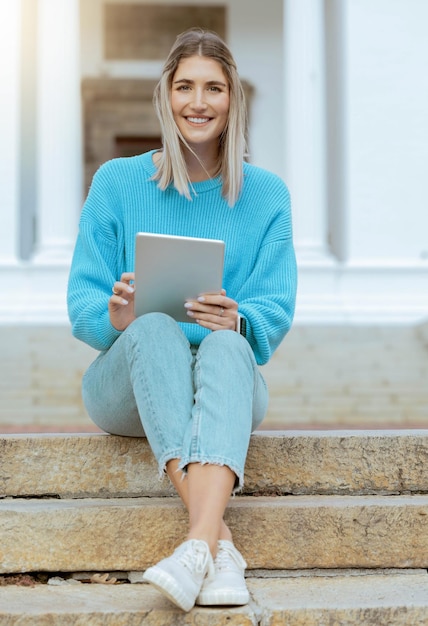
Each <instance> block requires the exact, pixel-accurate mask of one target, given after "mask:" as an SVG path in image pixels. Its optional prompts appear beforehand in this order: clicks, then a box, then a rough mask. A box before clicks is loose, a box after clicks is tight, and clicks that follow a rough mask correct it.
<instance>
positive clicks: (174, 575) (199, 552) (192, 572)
mask: <svg viewBox="0 0 428 626" xmlns="http://www.w3.org/2000/svg"><path fill="white" fill-rule="evenodd" d="M207 572H210V574H211V575H213V573H214V564H213V559H212V556H211V553H210V549H209V547H208V544H207V543H206V541H201V540H199V539H190V540H189V541H185V542H184V543H182V544H181V545H180V546H179V547H178V548H177V549H176V550H175V551H174V552H173V554H172V555H171V556H169V557H168V558H166V559H162V561H159V563H157V565H154V566H153V567H149V568H148V569H147V570H146V571H145V572H144V575H143V580H145V581H147V582H149V583H151V584H152V585H154V586H155V587H156V589H158V590H159V591H161V592H162V593H163V594H164V595H166V596H167V598H169V599H170V600H171V601H172V602H174V604H176V605H177V606H178V607H180V608H181V609H183V611H190V609H191V608H192V607H193V606H194V604H195V600H196V597H197V595H198V593H199V591H200V590H201V587H202V583H203V580H204V578H205V576H206V574H207Z"/></svg>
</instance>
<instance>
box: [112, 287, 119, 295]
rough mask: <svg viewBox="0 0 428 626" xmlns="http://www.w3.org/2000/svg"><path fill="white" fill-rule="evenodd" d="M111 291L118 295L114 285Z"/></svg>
mask: <svg viewBox="0 0 428 626" xmlns="http://www.w3.org/2000/svg"><path fill="white" fill-rule="evenodd" d="M111 290H112V292H113V293H114V295H115V296H118V295H119V292H118V291H116V290H115V288H114V286H113V287H112V288H111Z"/></svg>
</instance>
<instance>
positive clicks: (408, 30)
mask: <svg viewBox="0 0 428 626" xmlns="http://www.w3.org/2000/svg"><path fill="white" fill-rule="evenodd" d="M204 6H206V9H205V11H204V10H203V9H204ZM192 7H193V8H194V9H199V10H200V9H202V11H200V13H199V16H200V15H204V13H205V14H206V15H208V13H209V11H210V10H212V9H216V10H217V13H215V11H214V13H213V15H212V19H213V20H214V21H211V22H208V24H214V25H217V24H219V27H222V28H224V34H225V38H226V39H227V41H228V43H229V44H230V46H231V48H232V50H233V52H234V54H235V56H236V59H237V62H238V67H239V70H240V74H241V77H242V78H243V79H244V80H245V81H246V82H247V83H248V85H249V86H250V87H251V94H252V95H251V105H250V108H251V118H250V159H251V161H252V162H253V163H255V164H257V165H260V166H262V167H266V168H268V169H271V170H273V171H275V172H276V173H278V174H279V175H280V176H282V177H283V178H284V180H285V181H286V182H287V184H288V185H289V188H290V191H291V195H292V200H293V211H294V230H295V242H296V249H297V254H298V261H299V275H300V283H299V295H298V305H297V311H296V323H299V322H301V323H312V322H327V323H338V322H339V323H348V322H350V323H360V322H361V323H364V322H367V321H369V322H381V323H382V322H387V323H389V322H393V323H396V322H399V323H413V322H415V321H419V320H421V319H423V318H424V317H425V316H426V315H427V312H428V288H427V287H428V239H427V232H428V211H427V208H428V206H427V204H428V203H427V196H426V182H425V181H426V172H427V166H428V115H427V111H428V73H427V72H426V64H427V60H428V39H427V38H426V36H425V25H426V24H427V23H428V4H427V3H426V2H425V0H375V1H374V2H373V1H371V0H269V1H268V2H266V3H260V2H258V0H223V1H222V2H218V1H217V0H215V1H213V0H207V2H204V1H203V0H199V1H198V2H196V1H193V0H192V1H190V0H186V2H185V3H180V2H179V1H178V0H168V2H166V1H165V2H164V1H163V0H162V1H159V0H158V2H156V3H154V2H151V3H150V2H147V1H146V0H140V1H137V0H127V1H125V0H89V1H88V0H82V1H80V2H79V0H61V1H60V2H58V0H37V1H36V0H13V1H12V0H10V1H7V0H5V1H4V2H3V3H2V5H1V8H0V35H1V36H0V54H1V57H2V59H3V63H2V66H1V70H0V71H1V89H2V99H1V112H2V115H1V118H0V129H1V133H0V134H1V137H2V141H1V143H0V163H1V169H0V186H1V189H2V194H1V214H2V228H1V230H0V277H1V282H2V291H3V298H2V299H1V302H0V322H2V323H8V322H13V323H16V322H22V323H25V322H27V321H31V322H34V321H41V322H55V323H66V322H67V317H66V310H65V299H64V293H65V288H66V280H67V273H68V268H69V263H70V256H71V253H72V248H73V244H74V241H75V237H76V232H77V224H78V218H79V211H80V209H81V206H82V203H83V199H84V196H85V193H86V190H87V185H88V171H89V172H90V173H91V172H92V170H90V167H91V164H89V165H88V161H90V159H91V158H92V168H93V167H94V163H96V158H97V155H96V154H95V156H94V154H93V150H92V148H93V145H92V148H91V146H90V145H89V144H88V135H89V134H90V133H92V137H93V138H94V137H97V136H98V138H99V141H98V144H99V145H101V147H102V146H104V152H100V155H101V156H100V155H98V158H99V159H100V160H102V159H103V158H104V156H105V157H106V158H110V157H111V156H115V154H116V153H115V151H114V150H117V149H118V146H119V149H122V153H124V152H123V151H126V150H130V149H132V142H135V141H137V145H138V139H140V140H141V142H140V144H139V146H138V147H141V148H143V149H144V147H145V146H148V145H149V143H150V139H151V135H153V139H154V140H155V139H156V133H157V129H156V121H154V122H153V121H152V119H151V103H150V95H151V93H150V92H151V88H152V86H153V84H154V82H155V81H156V79H157V77H158V76H159V72H160V67H161V63H162V58H163V57H161V58H153V57H156V55H157V54H158V56H159V57H160V56H161V52H162V51H163V50H164V49H168V48H169V45H170V43H171V42H170V41H169V40H168V36H171V20H172V23H173V15H174V13H173V12H172V11H173V10H175V11H178V14H179V15H181V17H183V15H184V13H185V12H186V11H188V10H189V9H192ZM136 8H138V9H139V12H137V13H135V9H136ZM160 9H163V10H164V11H166V15H167V16H168V11H170V19H169V26H168V28H169V30H168V28H163V31H165V32H162V33H159V37H156V36H155V37H152V42H155V44H156V42H158V45H157V46H156V45H154V48H153V46H152V48H150V47H149V48H147V47H146V54H147V56H149V57H151V58H143V57H144V54H145V52H144V46H140V47H139V46H138V45H135V46H134V50H133V49H132V45H131V46H128V48H129V49H130V52H126V51H125V52H123V50H122V48H121V42H122V44H123V45H124V42H125V43H126V42H128V43H129V41H131V40H132V37H133V38H134V42H137V43H138V29H136V25H135V19H136V17H135V16H139V19H140V20H142V22H141V24H142V25H144V20H145V17H144V11H147V12H148V13H147V15H149V16H150V18H151V19H152V22H150V23H152V24H154V25H155V27H156V10H160ZM133 10H134V13H132V11H133ZM153 11H154V13H153ZM171 12H172V13H171ZM164 15H165V14H164ZM133 16H134V17H133ZM222 16H223V18H222ZM121 17H122V18H123V19H121ZM161 18H162V16H160V17H159V16H158V17H157V19H158V20H161V21H158V24H161V25H162V24H164V22H162V19H161ZM190 19H192V18H190ZM194 19H199V18H198V17H196V18H194ZM200 19H201V21H203V20H202V18H200ZM210 19H211V18H210ZM216 19H217V21H215V20H216ZM222 19H223V20H224V22H223V25H222V22H221V20H222ZM133 20H134V28H133V30H132V29H131V30H129V32H127V31H126V29H127V28H128V29H129V28H130V25H132V23H133ZM219 20H220V21H219ZM185 23H186V21H185V20H184V21H183V20H181V21H180V23H179V25H180V26H181V24H185ZM160 35H162V37H161V36H160ZM165 37H166V39H165ZM109 42H110V43H109ZM147 50H148V52H147ZM126 55H128V56H133V57H134V58H123V57H126ZM115 83H116V84H119V83H120V84H121V85H122V87H120V88H118V89H116V86H115ZM103 89H104V100H103V101H102V102H101V100H100V98H101V97H102V92H103ZM120 89H124V92H123V93H122V94H120ZM91 90H92V91H91ZM94 90H95V91H94ZM144 90H145V91H146V93H145V95H144V97H143V96H141V93H140V92H144ZM140 96H141V97H140ZM121 97H122V101H121V102H120V98H121ZM141 98H142V99H141ZM94 99H95V100H97V105H98V109H97V108H96V107H95V108H94V102H95V100H94ZM124 101H125V102H126V106H127V107H128V108H127V109H124V113H123V115H122V122H121V124H122V128H120V129H118V132H117V133H116V136H114V133H113V132H111V133H110V134H109V135H108V136H104V137H102V136H101V135H102V130H103V128H104V129H105V128H106V127H107V125H109V124H110V126H111V125H112V124H113V126H114V119H113V118H114V116H115V115H116V117H117V110H118V109H120V107H121V106H122V105H123V102H124ZM91 107H92V109H91ZM90 110H92V117H93V118H94V117H95V122H94V120H93V123H92V126H91V128H89V126H88V116H90ZM94 111H95V114H94ZM97 111H98V115H97ZM115 111H116V113H115ZM144 116H146V126H147V125H148V127H149V131H150V129H151V131H150V132H149V133H147V132H146V133H145V136H141V137H139V136H138V134H139V132H138V128H134V127H133V124H134V126H137V127H138V123H139V121H141V119H142V118H144ZM119 118H120V115H119ZM140 118H141V119H140ZM127 124H128V126H129V128H127V127H126V125H127ZM112 140H114V142H115V144H114V146H113V147H112V145H109V142H110V144H111V142H112ZM147 140H148V141H149V143H147ZM144 141H146V143H144ZM130 144H131V145H130ZM88 146H89V147H88ZM135 147H136V146H134V148H135ZM91 150H92V156H91V155H90V154H88V152H91ZM94 159H95V160H94ZM85 164H86V166H85ZM85 167H86V169H85ZM88 167H89V170H88ZM89 176H90V174H89ZM6 294H7V295H6Z"/></svg>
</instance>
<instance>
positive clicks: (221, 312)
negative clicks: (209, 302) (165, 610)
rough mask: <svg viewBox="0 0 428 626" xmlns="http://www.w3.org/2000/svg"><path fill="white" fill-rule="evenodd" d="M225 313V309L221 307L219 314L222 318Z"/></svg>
mask: <svg viewBox="0 0 428 626" xmlns="http://www.w3.org/2000/svg"><path fill="white" fill-rule="evenodd" d="M223 313H224V308H223V307H222V306H221V307H220V313H219V315H220V317H221V316H222V315H223Z"/></svg>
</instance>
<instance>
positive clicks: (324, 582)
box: [0, 572, 428, 626]
mask: <svg viewBox="0 0 428 626" xmlns="http://www.w3.org/2000/svg"><path fill="white" fill-rule="evenodd" d="M427 582H428V575H427V574H426V573H420V572H418V573H414V574H387V575H382V574H372V575H359V576H351V575H340V576H333V577H316V576H311V577H297V578H294V577H287V578H273V579H265V580H263V579H249V580H248V587H249V590H250V594H251V601H250V604H248V605H247V606H244V607H237V608H224V607H222V608H209V607H204V608H202V607H195V608H194V609H192V611H190V612H189V613H183V612H182V611H180V610H179V609H177V608H175V607H174V606H173V605H172V604H171V603H170V602H169V601H168V600H167V599H165V598H164V597H162V595H161V594H159V592H157V591H156V590H154V589H152V588H151V587H149V586H148V585H145V584H143V585H139V584H134V585H129V584H122V585H87V584H79V585H64V586H60V587H52V586H49V585H37V586H36V587H33V588H24V587H14V586H9V587H0V623H1V624H2V625H3V626H51V625H52V624H59V625H60V626H81V625H82V626H83V625H85V626H89V625H90V626H137V625H138V626H140V625H141V626H143V625H147V626H171V624H174V626H196V624H197V625H198V626H226V625H227V626H282V625H284V626H332V625H340V626H354V625H355V624H358V625H359V626H380V625H382V624H385V625H386V624H388V626H418V625H419V626H423V625H424V626H426V624H427V623H428V584H427Z"/></svg>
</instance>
